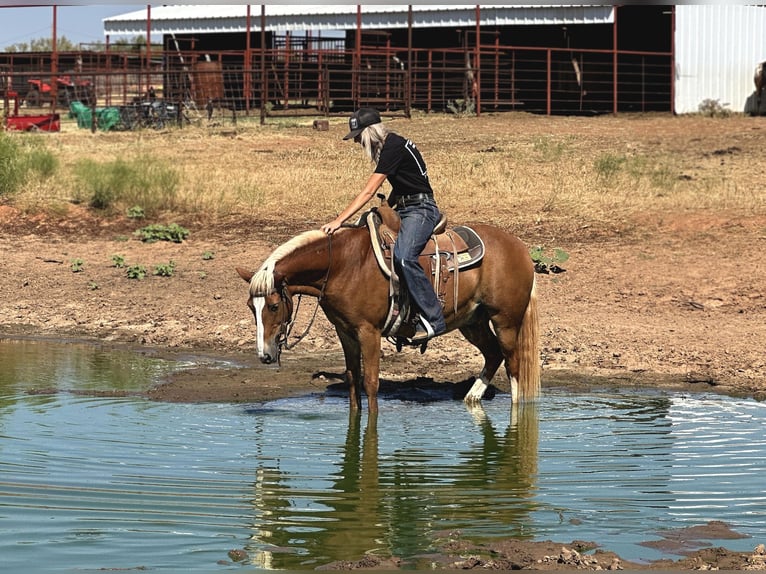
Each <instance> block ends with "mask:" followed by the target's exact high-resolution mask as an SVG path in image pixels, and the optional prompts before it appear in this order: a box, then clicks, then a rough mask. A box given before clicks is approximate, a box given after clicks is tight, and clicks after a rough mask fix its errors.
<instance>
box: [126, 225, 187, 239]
mask: <svg viewBox="0 0 766 574" xmlns="http://www.w3.org/2000/svg"><path fill="white" fill-rule="evenodd" d="M134 235H135V236H136V237H138V238H140V239H141V241H144V242H145V243H154V242H155V241H171V242H173V243H182V242H183V240H184V239H186V238H187V237H188V236H189V230H188V229H186V228H184V227H181V226H180V225H178V224H177V223H171V224H170V225H162V224H159V223H157V224H153V225H147V226H146V227H142V228H141V229H138V230H136V231H135V233H134Z"/></svg>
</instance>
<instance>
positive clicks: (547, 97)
mask: <svg viewBox="0 0 766 574" xmlns="http://www.w3.org/2000/svg"><path fill="white" fill-rule="evenodd" d="M545 52H546V53H547V54H548V58H547V63H546V66H545V67H546V73H547V78H546V80H545V102H546V103H545V113H546V114H548V115H551V61H552V57H551V49H550V48H548V49H546V50H545Z"/></svg>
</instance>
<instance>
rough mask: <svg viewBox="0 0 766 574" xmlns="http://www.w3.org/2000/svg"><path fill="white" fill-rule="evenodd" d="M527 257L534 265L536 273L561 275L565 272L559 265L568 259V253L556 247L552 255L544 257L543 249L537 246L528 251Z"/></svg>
mask: <svg viewBox="0 0 766 574" xmlns="http://www.w3.org/2000/svg"><path fill="white" fill-rule="evenodd" d="M529 255H530V257H531V258H532V261H533V262H534V264H535V272H536V273H545V274H547V273H563V272H564V271H566V269H563V268H562V267H561V266H560V265H559V264H561V263H565V262H566V261H567V260H568V259H569V253H567V252H566V251H564V250H563V249H559V248H558V247H556V248H555V249H554V250H553V255H546V254H545V249H543V247H542V246H540V245H538V246H535V247H533V248H532V249H530V251H529Z"/></svg>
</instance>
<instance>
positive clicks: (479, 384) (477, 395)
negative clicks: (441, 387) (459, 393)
mask: <svg viewBox="0 0 766 574" xmlns="http://www.w3.org/2000/svg"><path fill="white" fill-rule="evenodd" d="M486 390H487V385H486V383H484V381H482V380H481V379H476V381H475V382H474V383H473V386H472V387H471V390H469V391H468V392H467V393H466V395H465V398H464V399H463V401H464V402H465V403H466V404H468V405H471V404H476V403H479V402H481V397H483V396H484V391H486Z"/></svg>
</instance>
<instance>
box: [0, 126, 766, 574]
mask: <svg viewBox="0 0 766 574" xmlns="http://www.w3.org/2000/svg"><path fill="white" fill-rule="evenodd" d="M765 137H766V136H765ZM762 143H763V142H762ZM720 145H721V148H722V149H725V148H726V142H721V143H720ZM761 149H762V148H761ZM181 223H182V224H183V222H181ZM319 223H320V222H309V223H307V224H305V225H303V226H302V227H301V226H299V225H296V224H295V223H292V224H289V225H280V224H278V223H277V224H275V223H274V222H252V221H250V222H248V224H247V225H244V224H243V223H242V222H240V221H234V220H232V221H226V222H218V223H217V224H216V225H215V226H199V225H196V226H195V225H194V224H189V225H188V227H190V229H191V231H192V233H191V235H190V237H189V239H188V240H187V241H185V242H183V243H181V244H173V243H164V242H161V243H151V244H147V243H143V242H141V241H139V240H138V239H136V238H134V237H133V235H132V231H133V230H134V229H135V225H133V224H131V223H130V222H128V221H125V220H115V221H109V222H105V221H101V220H99V219H96V218H94V217H93V216H92V215H90V214H88V213H87V212H85V211H83V210H82V209H75V208H73V209H72V211H71V212H70V214H69V216H68V217H63V218H61V217H56V218H51V217H45V216H35V215H24V214H21V213H20V212H18V211H17V210H15V209H14V208H13V207H9V206H0V249H1V250H2V254H3V267H4V272H3V273H2V274H0V333H2V334H3V336H6V337H18V336H24V337H44V338H55V339H61V338H83V339H90V340H93V341H95V342H98V344H103V345H115V346H129V347H134V348H137V349H141V350H143V351H145V352H152V353H156V354H160V355H167V356H171V357H175V356H185V357H188V356H194V357H196V359H197V360H198V361H199V362H200V368H199V369H196V370H187V371H184V372H183V373H179V374H178V375H176V376H174V377H173V378H171V379H170V380H169V381H167V382H166V383H165V384H163V385H160V386H158V387H157V388H155V389H153V390H152V391H151V392H150V396H151V397H152V398H154V399H156V400H170V401H262V400H268V399H270V398H275V397H280V396H285V395H289V394H302V393H306V392H323V391H324V390H325V388H326V387H327V386H328V385H330V384H335V383H338V381H339V378H338V377H339V375H340V373H341V371H342V368H343V361H342V355H341V351H340V345H339V343H338V342H337V340H336V337H335V334H334V331H332V329H331V328H330V326H329V324H328V323H327V321H326V320H325V319H324V317H322V316H321V313H320V315H319V316H318V319H317V320H316V322H315V323H314V324H313V326H312V327H311V330H310V332H309V334H308V336H307V337H306V338H305V339H304V341H302V342H301V344H300V345H299V346H298V348H297V349H296V350H294V351H291V352H286V353H285V354H284V355H283V364H282V368H281V369H274V368H268V367H265V366H261V365H260V364H258V363H257V360H256V359H255V356H254V327H253V323H252V316H251V315H250V312H249V310H248V309H247V307H246V305H245V301H246V296H247V286H246V284H245V283H244V282H243V281H242V280H241V279H240V278H239V277H238V276H237V274H236V272H235V270H234V269H235V267H236V266H242V267H249V268H252V269H255V268H257V266H258V265H259V264H260V262H261V261H262V260H263V259H264V258H265V257H266V256H267V255H268V254H269V253H270V252H271V251H272V250H273V249H274V247H275V246H276V244H275V243H274V238H282V239H285V240H286V239H287V238H289V237H291V236H292V235H293V234H295V233H297V232H299V231H303V230H305V229H308V228H311V227H318V225H319ZM264 230H269V233H267V234H264V233H263V231H264ZM266 236H268V237H269V238H270V240H269V241H267V240H265V239H264V237H266ZM522 239H525V238H522ZM525 240H526V239H525ZM562 240H563V246H564V247H565V248H566V250H567V252H568V253H569V255H570V259H569V261H567V262H566V264H565V265H564V268H565V272H564V273H560V274H551V275H537V280H538V293H539V298H540V302H541V308H540V309H541V310H540V319H541V325H542V342H541V343H542V344H541V347H542V357H541V359H542V362H543V393H544V392H545V388H546V387H551V386H554V385H571V386H574V387H578V386H579V387H580V388H589V387H594V386H601V385H619V386H620V387H626V386H630V387H664V388H675V389H683V390H686V391H690V392H697V391H706V392H710V391H712V392H721V393H727V394H733V395H742V396H749V397H754V398H756V399H758V400H764V399H766V353H764V346H765V344H766V279H764V272H765V271H766V269H765V268H764V267H765V264H764V258H763V256H762V252H763V251H764V248H766V216H764V215H761V214H759V213H745V214H743V213H742V212H741V210H737V211H733V212H731V213H725V212H704V211H699V212H695V213H692V214H664V215H663V216H662V217H656V216H647V217H646V218H645V219H644V220H637V221H634V222H633V225H632V228H631V229H630V230H629V231H628V232H626V231H625V230H614V232H612V233H604V232H603V230H601V231H600V232H599V233H597V234H596V233H590V232H588V231H587V230H584V231H583V232H582V233H571V234H569V235H568V236H566V237H563V238H562ZM206 253H207V254H212V255H213V256H212V258H210V257H209V256H207V257H206V256H204V254H206ZM112 255H121V256H122V257H123V258H124V260H125V261H126V262H127V263H128V264H129V265H131V264H138V263H141V264H144V265H146V266H147V268H148V269H149V275H147V276H146V277H145V278H144V279H142V280H135V279H129V278H127V276H126V272H125V269H124V268H117V267H115V266H114V265H113V262H112V259H111V258H112ZM75 260H81V261H82V265H81V269H79V270H77V271H75V269H73V265H72V262H73V261H75ZM171 260H172V261H173V262H175V266H176V267H175V273H174V275H173V276H172V277H159V276H153V275H151V268H152V267H153V266H154V265H158V264H167V263H168V262H169V261H171ZM312 311H313V302H304V305H303V308H302V309H301V311H300V315H301V317H299V321H298V325H297V326H296V328H295V332H301V331H302V330H303V327H304V326H305V325H306V324H307V321H308V319H309V318H310V316H311V312H312ZM383 352H384V358H383V361H382V365H381V371H382V373H381V377H382V379H383V380H385V381H386V382H387V383H392V384H396V383H400V382H401V383H403V382H411V381H413V380H416V379H418V378H421V379H420V380H424V379H422V378H425V380H427V379H428V378H433V379H434V380H435V381H437V382H442V381H443V382H452V383H454V382H457V381H461V380H463V379H465V378H467V377H469V376H470V375H472V374H475V373H476V372H477V371H478V369H479V368H480V365H481V359H480V356H479V354H478V351H476V350H475V349H473V347H471V346H470V345H468V344H467V343H466V342H465V341H464V340H463V339H462V338H461V337H460V335H458V334H447V335H445V336H443V337H441V338H439V339H437V340H435V341H432V342H431V343H430V346H429V350H428V352H427V353H426V354H425V355H420V354H419V352H418V351H417V350H412V349H405V350H404V351H403V352H402V353H396V350H395V348H394V347H393V346H392V345H390V344H389V343H387V342H383ZM221 360H228V361H231V362H232V364H233V365H235V366H236V368H228V369H221V368H219V367H220V361H221ZM212 367H215V368H212ZM494 382H495V384H496V385H497V386H498V388H500V389H502V390H507V384H506V381H504V380H503V378H502V377H501V376H500V375H498V376H497V377H496V378H495V381H494ZM719 526H720V525H715V524H712V525H707V528H717V527H719ZM724 527H725V526H724ZM701 528H704V527H703V526H701ZM762 542H766V541H754V544H753V546H754V547H755V546H756V544H758V543H762ZM453 544H454V547H452V548H450V547H445V549H444V552H445V556H458V555H460V556H465V555H466V554H467V553H470V552H472V551H474V550H476V551H477V552H479V550H482V551H483V552H484V555H486V554H487V551H488V549H475V548H471V545H470V543H469V542H465V541H455V542H453ZM563 546H566V548H565V549H562V544H561V543H537V544H534V543H525V542H514V541H508V542H507V544H504V545H498V547H497V548H494V549H492V550H493V551H494V552H495V554H493V556H496V558H494V559H493V560H491V561H490V560H488V559H483V558H476V559H474V560H472V561H465V559H464V558H461V559H457V558H456V559H455V560H454V561H452V562H450V561H449V560H447V562H446V563H445V565H446V566H447V567H454V568H459V569H470V568H502V569H510V568H518V567H532V568H539V569H575V568H576V569H597V568H604V569H606V568H609V567H610V566H611V567H613V568H616V567H617V566H618V563H619V558H618V557H615V556H612V555H608V554H599V553H597V554H596V555H594V556H595V558H593V557H592V556H591V557H586V556H584V555H582V554H580V553H578V552H577V550H578V546H577V544H576V543H575V542H571V543H570V542H567V543H565V544H563ZM572 552H574V554H573V553H572ZM759 552H760V551H754V553H753V554H752V555H750V554H748V555H740V554H737V553H733V552H728V551H726V550H724V549H705V550H697V551H694V552H690V554H689V558H686V559H684V560H681V561H678V562H674V563H662V564H657V565H653V566H652V567H658V568H659V567H662V568H674V569H679V568H685V569H686V568H694V569H710V568H721V569H764V568H766V566H764V558H765V557H764V555H763V553H759ZM477 555H478V554H477ZM594 560H595V562H594ZM371 561H372V562H374V561H375V560H373V559H372V558H369V557H367V558H362V559H360V561H359V562H358V563H348V564H342V565H335V566H334V567H337V568H365V567H370V566H373V567H378V568H380V567H386V566H396V565H395V564H393V565H392V564H383V565H381V564H371V563H370V562H371ZM622 567H626V568H634V567H637V566H636V565H625V564H622ZM644 567H646V566H641V568H644Z"/></svg>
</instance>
